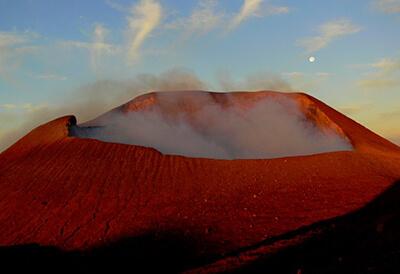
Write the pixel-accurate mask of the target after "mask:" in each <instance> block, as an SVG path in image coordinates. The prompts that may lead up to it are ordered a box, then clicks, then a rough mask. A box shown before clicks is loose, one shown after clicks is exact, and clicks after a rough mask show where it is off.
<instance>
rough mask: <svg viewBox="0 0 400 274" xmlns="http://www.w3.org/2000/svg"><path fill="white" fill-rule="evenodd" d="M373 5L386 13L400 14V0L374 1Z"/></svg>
mask: <svg viewBox="0 0 400 274" xmlns="http://www.w3.org/2000/svg"><path fill="white" fill-rule="evenodd" d="M373 5H374V7H375V8H376V9H378V10H379V11H381V12H384V13H400V0H374V1H373Z"/></svg>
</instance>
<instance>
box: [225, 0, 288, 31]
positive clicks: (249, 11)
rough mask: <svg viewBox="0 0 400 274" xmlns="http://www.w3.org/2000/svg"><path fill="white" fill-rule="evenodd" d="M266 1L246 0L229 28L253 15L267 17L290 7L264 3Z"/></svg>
mask: <svg viewBox="0 0 400 274" xmlns="http://www.w3.org/2000/svg"><path fill="white" fill-rule="evenodd" d="M264 3H265V2H264V0H244V2H243V5H242V7H241V9H240V11H239V13H238V14H236V16H234V17H233V18H232V20H231V22H230V25H229V29H234V28H236V27H238V26H239V25H240V24H241V23H243V22H244V21H246V20H247V19H248V18H250V17H252V16H256V17H265V16H270V15H277V14H285V13H288V12H289V7H286V6H274V5H271V4H268V3H266V4H265V5H264Z"/></svg>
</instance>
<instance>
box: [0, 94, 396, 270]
mask: <svg viewBox="0 0 400 274" xmlns="http://www.w3.org/2000/svg"><path fill="white" fill-rule="evenodd" d="M265 109H268V110H271V109H273V110H274V111H273V112H271V111H267V112H264V110H265ZM256 110H257V111H256ZM260 110H262V111H260ZM275 110H276V111H275ZM267 114H268V115H274V116H273V119H264V118H265V116H264V115H267ZM115 117H117V118H115ZM160 117H161V118H160ZM259 119H261V120H259ZM279 119H281V120H279ZM238 121H239V122H238ZM246 121H247V122H246ZM259 121H261V122H259ZM283 124H290V125H291V126H290V127H284V126H282V125H283ZM165 125H167V126H165ZM238 125H240V127H239V126H238ZM243 125H245V126H247V125H253V126H254V125H255V127H243ZM299 125H300V126H299ZM263 126H265V127H267V129H268V130H265V129H264V128H262V127H263ZM260 127H261V128H262V129H260ZM269 127H271V128H269ZM293 127H294V128H293ZM254 128H256V129H257V130H255V131H254ZM150 133H151V134H150ZM166 133H169V135H166ZM173 133H176V135H172V137H171V134H173ZM193 136H194V137H193ZM259 136H261V138H260V137H259ZM189 137H193V138H197V139H199V140H200V141H201V142H200V141H199V142H190V141H191V140H190V139H189ZM273 137H275V138H273ZM277 137H278V138H277ZM188 139H189V142H188V143H187V141H188ZM197 139H196V140H197ZM300 139H301V142H300V141H299V140H300ZM399 179H400V148H399V147H398V146H396V145H395V144H393V143H391V142H389V141H387V140H386V139H384V138H382V137H380V136H378V135H377V134H375V133H373V132H372V131H370V130H368V129H367V128H365V127H364V126H362V125H360V124H358V123H357V122H355V121H353V120H351V119H350V118H348V117H346V116H345V115H343V114H341V113H339V112H337V111H336V110H334V109H333V108H331V107H329V106H328V105H326V104H324V103H323V102H321V101H319V100H318V99H316V98H313V97H311V96H309V95H307V94H304V93H278V92H272V91H259V92H232V93H212V92H204V91H179V92H153V93H148V94H145V95H142V96H139V97H137V98H135V99H134V100H132V101H130V102H128V103H126V104H124V105H122V106H120V107H117V108H115V109H113V110H111V111H110V112H108V113H105V114H103V115H101V116H100V117H98V118H96V119H94V120H92V121H89V122H86V123H83V124H77V120H76V118H75V117H74V116H66V117H62V118H59V119H56V120H54V121H51V122H48V123H46V124H44V125H41V126H39V127H38V128H36V129H34V130H33V131H32V132H30V133H29V134H27V135H26V136H25V137H23V138H22V139H20V140H19V141H18V142H17V143H15V144H14V145H13V146H11V147H10V148H9V149H7V150H6V151H4V152H3V153H1V154H0V224H1V226H0V245H1V256H2V257H3V258H5V259H6V260H8V261H13V260H18V261H20V260H22V259H23V260H24V261H26V262H27V265H30V266H32V265H34V266H36V267H41V268H44V267H46V266H48V265H49V264H51V263H52V262H57V263H59V264H61V265H64V266H65V267H70V268H71V269H75V268H79V267H82V265H83V266H85V267H91V268H92V269H93V268H98V269H103V270H104V269H105V268H107V267H109V268H110V269H116V268H119V267H121V269H125V268H126V267H127V266H128V267H129V268H130V269H133V270H139V269H146V270H147V271H151V270H155V269H161V270H163V271H164V272H190V273H219V272H244V273H254V272H262V273H265V272H268V271H272V273H278V272H280V273H296V272H297V273H307V272H314V273H315V272H317V273H323V272H324V271H325V272H330V273H332V272H342V271H343V270H346V271H349V272H357V271H361V272H363V271H364V270H365V271H367V270H368V271H369V270H371V269H372V271H375V270H376V271H377V272H379V271H382V270H383V269H384V265H386V266H387V265H388V264H387V263H386V262H387V261H390V262H392V263H391V266H392V267H395V265H394V264H395V263H394V262H395V261H396V260H397V259H398V257H400V256H398V255H397V256H398V257H395V256H396V254H399V250H400V235H398V233H396V231H398V230H396V229H398V228H400V225H399V222H398V217H399V213H400V203H399V202H398V201H400V190H398V184H397V183H396V181H398V180H399ZM393 254H394V255H393ZM49 258H50V260H49ZM393 258H395V259H393ZM25 266H26V265H25ZM354 270H357V271H354Z"/></svg>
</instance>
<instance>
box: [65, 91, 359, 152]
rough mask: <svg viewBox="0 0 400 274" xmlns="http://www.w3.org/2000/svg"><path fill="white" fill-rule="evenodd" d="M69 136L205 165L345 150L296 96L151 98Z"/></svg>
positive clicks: (336, 131) (332, 127) (337, 132)
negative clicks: (208, 161) (134, 147)
mask: <svg viewBox="0 0 400 274" xmlns="http://www.w3.org/2000/svg"><path fill="white" fill-rule="evenodd" d="M70 134H71V135H72V136H75V137H79V138H91V139H97V140H101V141H104V142H112V143H122V144H130V145H137V146H144V147H151V148H154V149H156V150H158V151H160V152H161V153H163V154H170V155H182V156H187V157H200V158H213V159H271V158H280V157H288V156H300V155H311V154H318V153H324V152H333V151H346V150H352V145H351V143H350V141H349V140H348V138H347V137H346V135H345V133H344V132H343V131H342V130H341V129H340V127H338V126H337V125H336V124H335V123H334V122H332V121H331V120H330V119H329V117H327V116H326V115H325V114H324V113H323V112H322V111H321V110H320V109H319V108H318V107H317V106H316V105H315V104H314V103H313V102H312V101H311V100H309V99H308V98H307V97H306V96H304V95H302V94H298V93H296V94H288V93H277V92H234V93H211V92H203V91H181V92H154V93H149V94H145V95H142V96H139V97H137V98H135V99H134V100H132V101H130V102H128V103H127V104H124V105H122V106H120V107H118V108H116V109H113V110H112V111H110V112H108V113H105V114H103V115H101V116H100V117H98V118H96V119H94V120H92V121H90V122H87V123H84V124H81V125H76V126H72V127H71V128H70Z"/></svg>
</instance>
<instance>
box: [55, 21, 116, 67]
mask: <svg viewBox="0 0 400 274" xmlns="http://www.w3.org/2000/svg"><path fill="white" fill-rule="evenodd" d="M108 33H109V30H108V29H107V28H106V27H105V26H103V25H102V24H99V23H97V24H95V25H94V27H93V32H92V39H91V41H90V42H82V41H62V42H61V45H62V46H64V47H70V48H80V49H86V50H88V51H89V52H90V63H91V65H92V68H93V69H94V70H97V69H98V66H99V60H100V59H101V58H102V56H104V55H110V54H114V53H117V52H118V51H119V50H120V48H119V47H118V46H116V45H113V44H111V43H108V42H107V41H106V38H107V35H108Z"/></svg>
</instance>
